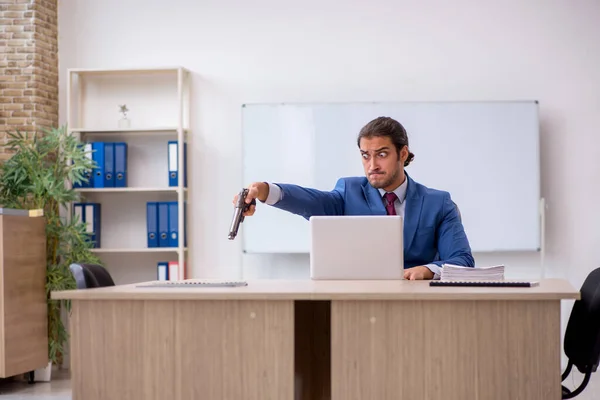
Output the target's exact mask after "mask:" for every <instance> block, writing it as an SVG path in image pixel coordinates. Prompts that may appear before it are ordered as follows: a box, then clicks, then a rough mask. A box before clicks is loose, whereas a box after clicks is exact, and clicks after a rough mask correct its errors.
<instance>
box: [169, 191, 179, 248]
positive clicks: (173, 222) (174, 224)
mask: <svg viewBox="0 0 600 400" xmlns="http://www.w3.org/2000/svg"><path fill="white" fill-rule="evenodd" d="M167 206H168V207H169V247H177V246H179V228H178V226H179V215H178V214H179V212H178V211H179V204H177V202H176V201H169V202H168V203H167Z"/></svg>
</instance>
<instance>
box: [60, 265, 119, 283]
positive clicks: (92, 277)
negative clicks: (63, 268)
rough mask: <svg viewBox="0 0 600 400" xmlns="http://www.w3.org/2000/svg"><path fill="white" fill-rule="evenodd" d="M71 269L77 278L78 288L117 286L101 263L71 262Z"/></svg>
mask: <svg viewBox="0 0 600 400" xmlns="http://www.w3.org/2000/svg"><path fill="white" fill-rule="evenodd" d="M69 269H70V270H71V273H72V274H73V277H74V278H75V283H76V284H77V289H91V288H97V287H104V286H115V283H114V281H113V279H112V277H111V276H110V274H109V273H108V271H107V270H106V269H104V267H102V266H101V265H96V264H71V265H70V266H69Z"/></svg>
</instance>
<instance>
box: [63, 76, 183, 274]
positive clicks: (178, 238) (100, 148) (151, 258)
mask: <svg viewBox="0 0 600 400" xmlns="http://www.w3.org/2000/svg"><path fill="white" fill-rule="evenodd" d="M190 86H191V74H190V71H189V70H187V69H185V68H182V67H157V68H146V67H142V68H124V69H101V68H91V69H89V68H85V69H84V68H72V69H68V70H67V93H66V94H67V128H68V130H69V133H70V134H71V135H73V136H74V137H75V138H77V139H78V140H79V141H81V142H82V143H85V144H86V148H87V149H89V150H91V151H90V153H89V154H90V157H92V158H93V159H94V161H98V160H100V159H102V160H103V161H104V162H105V164H106V165H112V166H113V169H112V170H109V169H107V170H106V171H104V172H100V171H101V169H102V165H101V166H100V168H99V169H98V170H94V171H92V172H93V175H92V176H93V178H92V179H90V181H91V183H90V184H87V185H84V187H77V188H75V190H76V192H77V193H78V194H79V197H80V198H79V200H78V201H76V202H74V203H82V204H83V205H79V204H78V205H77V206H76V207H74V206H75V204H74V203H73V204H71V205H70V210H69V215H70V216H74V215H77V217H79V218H82V219H83V218H86V217H84V212H83V211H82V210H83V208H82V207H84V208H85V209H86V210H87V209H88V206H93V207H96V208H98V207H99V208H100V210H101V211H100V213H99V214H98V215H99V216H96V219H97V220H98V222H94V224H99V229H100V235H99V237H100V239H99V242H100V243H99V246H98V247H96V248H93V249H92V252H94V253H95V254H97V255H98V256H99V257H101V259H102V260H103V262H104V263H105V265H106V267H107V268H108V269H109V272H111V274H114V275H116V276H115V282H116V283H118V284H119V283H131V282H135V281H140V280H144V279H146V278H147V277H148V276H149V275H154V276H156V271H157V264H156V263H157V262H158V261H159V262H165V261H168V262H178V263H179V265H180V266H181V265H185V269H186V270H187V272H186V276H187V277H191V268H190V267H189V265H188V264H189V261H188V256H189V252H188V249H187V247H186V245H189V242H190V240H189V224H188V223H187V216H188V214H189V205H188V203H189V202H190V199H189V194H188V185H189V182H190V180H189V179H187V174H186V172H187V170H188V168H187V159H188V157H187V154H186V148H187V147H189V146H184V145H183V144H184V143H186V144H187V143H189V141H190V139H191V136H192V132H191V130H190V125H189V114H190V111H189V110H190V92H191V91H190ZM123 104H125V105H126V106H127V112H126V119H124V118H123V117H124V116H123V114H122V113H121V112H120V111H121V105H123ZM123 149H124V150H123ZM102 152H105V154H104V155H101V153H102ZM111 154H112V156H110V155H111ZM117 160H120V161H117ZM122 160H125V161H124V162H123V161H122ZM173 160H176V161H173ZM123 163H125V167H123ZM117 165H119V167H117ZM174 169H175V170H177V171H178V172H177V174H178V175H177V177H176V178H175V181H176V182H175V183H173V179H174V177H173V175H172V172H173V171H174ZM184 175H185V179H184ZM102 176H104V177H105V178H106V179H102ZM117 177H118V178H117ZM117 179H120V181H117ZM118 183H120V185H119V184H118ZM173 185H175V186H173ZM160 203H163V205H162V206H160V207H159V206H158V204H160ZM165 203H168V204H165ZM153 204H156V205H157V206H156V210H158V211H157V213H156V214H154V213H151V212H149V211H148V210H149V209H151V207H153ZM175 204H176V208H174V207H175ZM147 207H150V208H147ZM75 209H76V213H74V210H75ZM164 210H168V212H165V211H164ZM174 210H175V211H174ZM88 213H89V214H90V215H92V213H91V212H88ZM167 214H168V221H169V223H168V226H169V228H168V230H166V229H165V230H166V231H168V239H166V242H165V239H164V236H162V238H161V244H160V247H150V246H151V244H150V239H148V238H149V237H151V235H149V232H150V230H149V228H148V226H150V225H152V224H151V223H149V218H151V217H149V215H155V216H156V221H155V222H156V223H158V220H159V219H160V218H163V217H164V216H165V215H167ZM161 215H162V216H163V217H161ZM175 215H176V217H175ZM161 221H165V219H164V218H163V219H161ZM173 221H176V224H175V225H173V224H172V222H173ZM85 222H86V224H88V228H90V225H89V224H90V223H89V222H88V221H85ZM96 228H97V227H96ZM96 228H94V229H96ZM94 229H93V230H92V231H93V232H94V233H95V232H96V230H94ZM175 230H177V231H176V232H177V235H175V234H174V233H175ZM158 236H159V235H157V236H155V237H158ZM154 240H156V239H154ZM173 240H175V243H176V245H175V246H173V243H174V242H173ZM169 245H170V246H171V247H165V246H169ZM125 255H128V256H129V257H126V260H125V259H123V258H122V257H121V256H125ZM124 271H127V272H124ZM120 277H122V279H119V278H120Z"/></svg>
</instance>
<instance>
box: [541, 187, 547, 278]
mask: <svg viewBox="0 0 600 400" xmlns="http://www.w3.org/2000/svg"><path fill="white" fill-rule="evenodd" d="M540 278H541V279H544V278H546V199H544V198H543V197H542V198H541V199H540Z"/></svg>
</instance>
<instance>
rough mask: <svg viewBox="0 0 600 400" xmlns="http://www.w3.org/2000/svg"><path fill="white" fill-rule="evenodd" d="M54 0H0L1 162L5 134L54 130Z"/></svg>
mask: <svg viewBox="0 0 600 400" xmlns="http://www.w3.org/2000/svg"><path fill="white" fill-rule="evenodd" d="M57 24H58V21H57V0H0V161H1V160H5V159H6V158H8V157H10V154H8V152H7V151H5V149H4V146H3V145H4V144H5V142H6V132H7V131H16V130H20V131H29V132H32V131H36V130H39V128H40V127H50V126H57V124H58V39H57V36H58V27H57Z"/></svg>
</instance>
